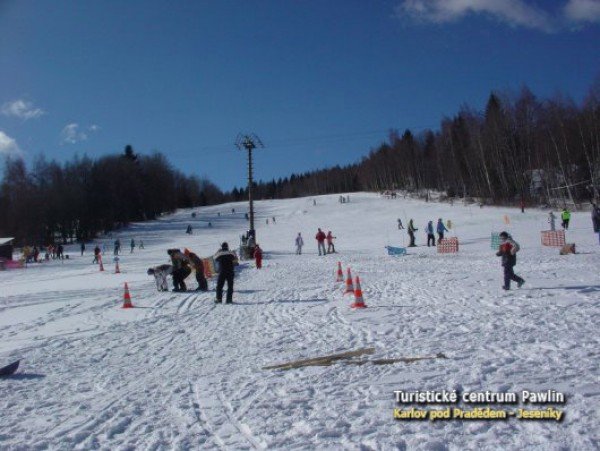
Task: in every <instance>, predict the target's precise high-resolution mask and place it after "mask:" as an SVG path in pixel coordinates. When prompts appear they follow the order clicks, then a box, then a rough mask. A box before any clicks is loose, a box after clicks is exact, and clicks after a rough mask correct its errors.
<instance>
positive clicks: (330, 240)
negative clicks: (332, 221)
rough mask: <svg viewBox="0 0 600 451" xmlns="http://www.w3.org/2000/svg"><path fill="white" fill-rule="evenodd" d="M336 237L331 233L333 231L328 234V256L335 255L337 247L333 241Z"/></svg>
mask: <svg viewBox="0 0 600 451" xmlns="http://www.w3.org/2000/svg"><path fill="white" fill-rule="evenodd" d="M335 239H336V237H335V236H333V234H332V233H331V230H330V231H329V232H327V253H328V254H335V246H334V245H333V240H335Z"/></svg>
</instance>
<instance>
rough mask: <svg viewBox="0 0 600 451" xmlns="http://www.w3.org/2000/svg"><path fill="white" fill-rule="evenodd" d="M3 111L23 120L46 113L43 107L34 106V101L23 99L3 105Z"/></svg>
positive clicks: (4, 113) (6, 114)
mask: <svg viewBox="0 0 600 451" xmlns="http://www.w3.org/2000/svg"><path fill="white" fill-rule="evenodd" d="M1 111H2V114H3V115H5V116H12V117H18V118H19V119H23V120H27V119H35V118H37V117H40V116H42V115H44V114H46V112H45V111H44V110H42V109H41V108H36V107H34V106H33V103H31V102H27V101H26V100H21V99H17V100H13V101H12V102H6V103H5V104H4V105H2V109H1Z"/></svg>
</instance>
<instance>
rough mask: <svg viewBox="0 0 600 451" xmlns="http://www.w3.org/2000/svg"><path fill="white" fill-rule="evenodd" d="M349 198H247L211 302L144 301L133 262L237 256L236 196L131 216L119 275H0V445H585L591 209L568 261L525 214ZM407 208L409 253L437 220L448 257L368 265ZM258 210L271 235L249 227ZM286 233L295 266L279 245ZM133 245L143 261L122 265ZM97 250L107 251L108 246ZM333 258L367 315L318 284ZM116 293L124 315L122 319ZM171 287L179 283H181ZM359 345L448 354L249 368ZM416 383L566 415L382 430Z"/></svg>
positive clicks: (595, 365) (377, 259) (81, 268)
mask: <svg viewBox="0 0 600 451" xmlns="http://www.w3.org/2000/svg"><path fill="white" fill-rule="evenodd" d="M351 198H352V201H351V203H349V204H344V205H341V204H338V203H337V196H318V197H317V198H316V199H317V201H318V205H317V206H316V207H313V205H312V198H311V199H307V198H306V199H293V200H284V201H260V202H257V203H256V208H257V220H256V221H257V229H258V230H257V233H258V237H259V242H260V243H261V245H262V247H263V249H264V250H265V260H264V267H263V269H262V270H260V271H257V270H256V269H255V268H254V265H253V263H250V262H243V264H242V265H241V267H240V268H239V271H238V274H237V276H236V280H235V287H236V293H235V295H234V300H235V302H236V304H234V305H215V304H214V303H213V299H214V281H213V282H211V283H210V286H211V290H210V291H209V292H206V293H202V292H195V291H189V292H187V293H172V292H165V293H159V292H156V290H155V286H154V281H153V279H152V278H150V277H148V276H147V275H146V269H147V268H148V267H149V266H154V265H156V264H160V263H163V262H166V261H167V256H166V249H167V248H170V247H186V246H187V247H189V248H190V249H192V250H194V251H195V252H197V253H198V254H200V255H209V254H212V253H214V252H215V251H216V249H217V247H218V245H219V243H220V242H221V241H223V240H228V241H229V242H230V243H231V244H237V242H238V236H239V234H241V233H242V232H243V231H244V229H245V228H246V227H247V225H246V221H245V220H244V218H243V212H244V211H246V206H245V204H243V203H237V204H227V205H223V206H213V207H205V208H200V209H196V210H194V211H197V212H198V218H196V219H192V218H191V217H190V213H191V211H190V210H184V211H179V212H177V213H176V214H174V215H172V216H167V217H164V218H161V219H160V220H158V221H153V222H148V223H139V224H133V225H132V226H130V227H129V228H128V229H126V230H123V231H122V232H121V233H119V234H118V235H119V236H120V238H121V241H122V243H123V248H124V249H125V252H124V254H123V255H122V256H121V261H120V265H121V270H122V273H121V274H114V268H113V267H112V265H113V263H112V261H111V260H112V259H111V258H110V256H109V255H106V256H105V260H106V261H105V269H106V271H104V272H103V273H101V272H99V271H98V269H97V267H96V266H95V265H91V264H90V261H91V257H89V254H87V255H86V256H85V257H79V254H78V252H77V246H76V245H74V246H70V247H68V251H70V252H69V253H70V255H71V258H70V259H69V260H67V261H64V262H63V263H59V262H49V263H44V264H42V265H34V267H31V268H28V269H27V270H24V271H7V272H3V273H0V286H2V293H0V357H1V358H2V360H1V361H2V362H4V361H6V362H7V363H8V362H9V361H11V359H13V360H14V359H16V358H23V359H24V360H23V362H22V368H21V369H20V370H19V372H18V373H17V374H16V375H15V376H14V377H12V378H7V379H0V407H1V408H2V416H1V417H0V448H1V449H10V450H13V449H14V450H21V449H22V450H30V449H39V450H43V449H103V450H126V449H150V450H159V449H224V450H245V449H249V450H254V449H259V450H260V449H314V448H320V449H339V448H344V449H357V450H370V449H427V450H444V449H479V448H483V449H492V448H494V449H498V448H504V449H522V448H524V447H531V448H534V449H536V448H537V449H577V450H580V449H597V448H598V447H599V446H600V438H599V435H600V434H599V428H598V424H600V414H599V413H598V412H599V410H600V409H598V401H599V399H600V379H599V374H600V368H599V363H600V356H599V353H600V351H598V350H599V349H600V346H599V338H598V337H599V336H598V332H597V327H598V326H597V325H598V324H599V323H600V315H599V301H600V280H599V278H598V271H597V268H598V264H599V263H600V246H598V242H597V238H598V237H597V235H593V234H592V233H591V220H590V218H589V214H587V213H575V214H574V215H573V220H572V227H575V229H574V230H572V231H569V232H568V235H567V236H568V241H574V242H576V243H577V246H578V251H579V252H581V254H579V255H569V256H559V255H558V250H557V249H554V248H542V247H541V246H540V244H539V230H541V229H543V228H545V227H544V226H545V219H546V213H545V212H542V211H538V210H531V211H528V212H526V213H525V214H521V213H520V212H517V210H515V209H508V208H487V207H486V208H484V209H479V208H472V207H469V206H462V205H455V206H450V205H445V204H436V203H423V202H419V201H414V200H410V199H398V200H387V199H381V198H379V197H378V196H376V195H372V194H363V193H355V194H351ZM231 208H235V209H236V211H237V213H236V214H231V213H230V211H231ZM219 211H220V212H221V215H220V216H217V212H219ZM405 214H409V215H412V216H411V217H414V218H415V220H416V221H415V224H416V226H417V227H419V228H420V229H421V230H419V232H418V234H417V237H418V240H417V241H418V243H419V242H420V243H421V244H422V243H423V241H424V239H423V233H422V229H423V228H424V227H423V226H424V224H425V222H426V220H428V219H432V220H435V219H436V218H437V217H439V216H441V217H443V218H444V219H448V218H449V219H451V220H452V222H453V223H454V224H455V228H454V229H453V230H452V232H451V235H452V234H456V235H457V236H458V237H459V239H460V241H461V248H460V252H459V253H458V254H456V255H438V254H436V253H435V249H434V248H427V247H424V246H420V247H417V248H415V249H414V250H410V251H409V253H410V254H409V255H408V256H406V257H390V256H387V255H385V250H384V249H383V247H384V245H386V244H391V245H396V246H398V245H402V244H403V240H404V243H406V237H405V235H403V234H402V232H399V231H398V230H396V229H395V224H396V218H397V217H402V219H403V221H405V223H407V221H408V219H409V217H405ZM505 214H508V215H510V218H511V222H512V224H511V226H505V225H504V224H503V222H502V218H503V216H504V215H505ZM272 216H276V217H277V223H276V224H275V225H269V226H266V225H265V221H264V219H265V218H267V217H269V218H270V217H272ZM209 220H210V221H212V223H213V227H212V228H211V229H209V228H207V227H206V226H205V224H206V222H207V221H209ZM187 224H193V225H194V227H195V231H194V233H195V234H194V235H193V236H191V237H189V236H187V235H185V234H184V231H185V227H186V226H187ZM317 227H322V228H323V229H324V230H325V231H327V230H329V229H331V230H332V231H333V232H334V235H336V236H337V237H338V239H337V240H336V249H337V250H338V252H339V253H338V254H336V255H329V256H326V257H318V256H317V255H316V253H315V252H316V246H315V243H314V239H313V236H314V234H315V232H316V228H317ZM505 228H509V230H510V231H511V232H512V233H513V235H514V236H515V239H516V240H517V241H519V243H520V244H521V246H522V250H521V252H519V257H518V260H519V261H518V265H517V267H516V268H515V269H516V272H517V273H518V274H522V275H523V277H524V278H525V279H526V280H527V283H526V285H525V286H524V287H523V288H522V289H519V290H517V289H515V290H513V291H511V292H508V293H505V292H503V291H502V290H501V289H500V286H501V283H502V281H501V277H502V274H501V268H500V264H499V259H498V258H497V257H495V255H494V252H493V251H492V250H491V249H490V239H489V233H490V232H491V231H500V230H502V229H505ZM298 231H302V232H303V236H304V240H305V243H306V245H305V248H304V255H302V256H296V255H294V251H293V246H292V244H293V240H294V237H295V235H296V234H297V232H298ZM131 236H133V237H135V238H136V240H137V241H139V240H140V239H143V241H144V244H145V247H146V249H144V250H138V249H136V251H135V252H134V253H133V254H129V250H128V247H127V245H128V243H129V239H130V237H131ZM113 239H114V237H113V238H112V239H108V238H107V239H106V240H104V241H105V242H106V243H107V244H108V245H109V248H111V243H112V240H113ZM100 241H101V240H100ZM87 247H88V249H89V250H91V249H92V248H93V245H91V244H90V245H88V246H87ZM337 261H342V263H343V265H344V274H345V268H346V267H347V266H350V267H351V268H352V271H353V274H354V275H360V277H361V285H362V289H363V294H364V298H365V301H366V303H367V305H368V308H367V309H365V310H357V311H354V310H352V309H350V308H349V304H350V303H351V302H352V297H351V296H349V295H343V294H342V293H343V288H344V287H343V285H344V284H343V283H335V282H334V280H335V270H336V267H337ZM125 281H127V282H128V283H129V288H130V291H131V295H132V300H133V303H134V305H135V306H136V307H137V308H135V309H131V310H123V309H121V308H120V305H121V303H122V296H123V283H124V282H125ZM187 283H188V288H195V287H196V283H195V280H193V277H190V278H188V280H187ZM367 347H375V348H376V354H375V355H374V356H371V357H372V358H396V357H412V356H429V355H435V354H437V353H439V352H442V353H444V354H445V355H446V356H447V357H448V358H447V359H434V360H423V361H418V362H414V363H396V364H393V365H372V364H365V365H349V364H345V363H343V362H337V363H335V364H333V365H331V366H324V367H305V368H300V369H293V370H288V371H281V370H263V369H262V367H263V366H266V365H271V364H277V363H284V362H287V361H290V360H296V359H303V358H311V357H316V356H322V355H328V354H331V353H336V352H344V351H348V350H355V349H358V348H367ZM426 389H429V390H442V389H447V390H453V389H457V390H462V391H467V390H468V391H485V390H490V391H515V392H520V391H521V390H523V389H531V390H540V391H541V390H545V389H554V390H558V391H563V392H565V393H566V394H567V398H568V402H567V404H566V405H565V406H562V407H560V408H564V410H565V411H566V417H565V420H564V421H563V422H562V423H556V422H526V421H516V420H514V419H511V420H510V421H506V422H502V421H495V422H489V421H488V422H485V421H474V422H468V421H463V422H461V421H446V422H442V421H440V422H435V423H430V422H399V421H394V420H393V418H392V414H393V409H394V408H395V407H397V406H396V404H395V403H394V393H393V392H394V390H426ZM541 408H545V406H541Z"/></svg>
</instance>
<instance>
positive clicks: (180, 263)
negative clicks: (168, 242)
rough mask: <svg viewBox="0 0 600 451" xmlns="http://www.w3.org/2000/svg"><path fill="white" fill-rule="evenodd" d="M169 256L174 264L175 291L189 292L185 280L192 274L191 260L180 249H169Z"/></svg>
mask: <svg viewBox="0 0 600 451" xmlns="http://www.w3.org/2000/svg"><path fill="white" fill-rule="evenodd" d="M167 254H169V256H170V257H171V263H172V264H173V270H172V273H171V275H172V276H173V291H187V286H186V285H185V278H186V277H187V276H189V275H190V273H191V272H192V270H191V268H190V261H189V259H188V258H187V257H186V256H185V255H183V253H182V252H181V251H180V250H179V249H169V250H168V251H167Z"/></svg>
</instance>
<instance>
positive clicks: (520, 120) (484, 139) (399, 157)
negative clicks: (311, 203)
mask: <svg viewBox="0 0 600 451" xmlns="http://www.w3.org/2000/svg"><path fill="white" fill-rule="evenodd" d="M599 188H600V78H599V79H598V80H597V81H596V82H595V83H594V84H593V86H592V87H591V89H590V90H589V92H588V94H587V95H586V97H585V99H584V101H583V102H582V103H581V105H577V104H575V103H574V102H573V101H572V100H569V99H567V98H565V97H563V96H561V95H556V96H555V97H554V98H552V99H547V100H539V99H537V98H536V97H535V96H534V94H533V93H532V92H531V91H530V90H529V89H528V88H526V87H524V88H522V90H521V91H520V92H519V93H518V94H517V95H509V94H500V93H496V92H492V93H491V94H490V96H489V99H488V101H487V104H486V107H485V110H484V111H476V110H475V109H473V108H471V107H469V106H463V107H462V108H461V109H460V110H459V111H458V113H457V114H455V115H454V116H453V117H446V118H444V119H443V120H442V121H441V124H440V128H439V130H436V131H433V130H425V131H423V132H422V133H419V134H418V135H415V134H414V133H413V132H412V131H411V130H406V131H404V132H403V133H402V134H400V133H399V132H398V131H396V130H392V131H390V133H389V137H388V139H387V141H386V142H384V143H382V144H380V145H379V146H377V147H376V148H374V149H372V150H371V152H370V153H369V154H368V156H366V157H365V158H363V159H362V161H360V162H358V163H356V164H351V165H348V166H345V167H340V166H336V167H333V168H329V169H324V170H317V171H313V172H307V173H303V174H294V175H292V176H290V177H286V178H283V179H281V178H280V179H279V180H277V181H275V180H272V181H270V182H259V183H257V184H256V186H255V188H254V192H255V196H256V198H286V197H297V196H310V195H317V194H330V193H341V192H347V191H386V190H407V191H410V192H415V193H419V194H420V195H422V196H424V197H425V196H428V192H429V190H435V191H438V192H441V193H443V194H444V195H446V196H448V197H455V196H459V197H463V198H465V197H466V198H477V199H478V200H480V201H481V202H484V203H494V204H500V203H503V204H507V203H515V202H520V201H521V200H522V201H524V202H527V203H535V204H538V205H563V204H567V203H568V204H577V203H578V202H582V201H587V200H589V199H591V198H593V197H595V198H598V190H599ZM246 197H247V189H244V188H242V189H238V188H235V189H234V190H232V191H231V192H230V193H227V198H228V199H231V200H241V199H244V198H246Z"/></svg>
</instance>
